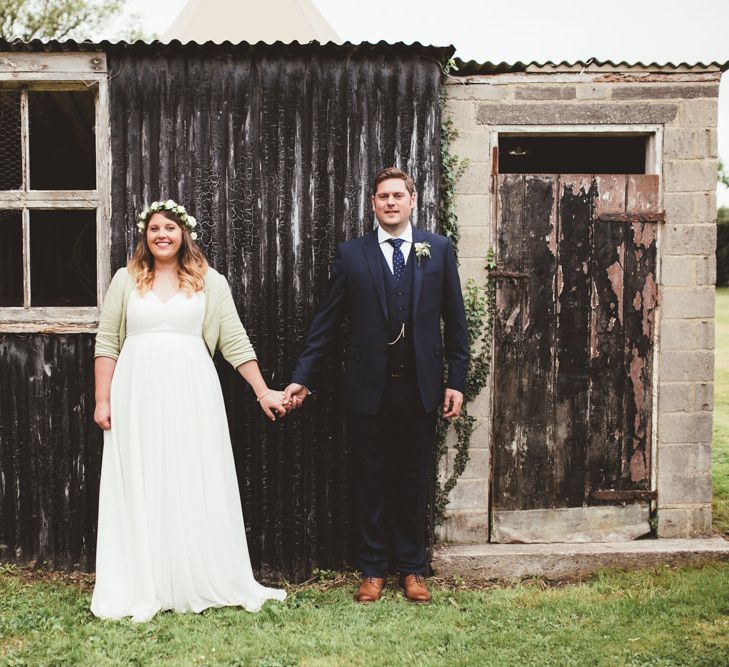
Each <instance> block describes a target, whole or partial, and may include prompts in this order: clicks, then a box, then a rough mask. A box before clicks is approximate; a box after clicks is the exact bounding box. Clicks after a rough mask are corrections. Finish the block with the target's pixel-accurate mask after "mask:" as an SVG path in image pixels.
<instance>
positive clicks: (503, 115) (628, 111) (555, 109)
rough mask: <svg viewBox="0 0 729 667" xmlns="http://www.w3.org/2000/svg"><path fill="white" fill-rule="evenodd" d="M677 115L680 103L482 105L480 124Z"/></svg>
mask: <svg viewBox="0 0 729 667" xmlns="http://www.w3.org/2000/svg"><path fill="white" fill-rule="evenodd" d="M684 104H687V102H685V103H684ZM715 106H716V105H715ZM677 113H678V106H677V105H676V104H621V103H602V104H601V103H594V104H589V103H587V104H586V103H582V104H573V103H562V104H560V103H545V104H503V103H502V104H479V105H478V109H477V111H476V122H477V123H478V124H481V125H583V124H584V125H591V124H595V125H601V124H633V123H640V124H644V123H645V124H652V123H670V122H671V121H673V120H674V119H675V118H676V115H677Z"/></svg>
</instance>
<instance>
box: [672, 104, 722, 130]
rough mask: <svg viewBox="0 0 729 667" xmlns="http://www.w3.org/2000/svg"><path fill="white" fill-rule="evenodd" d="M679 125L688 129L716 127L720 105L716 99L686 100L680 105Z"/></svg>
mask: <svg viewBox="0 0 729 667" xmlns="http://www.w3.org/2000/svg"><path fill="white" fill-rule="evenodd" d="M679 108H680V114H679V118H678V120H679V123H680V124H681V125H683V127H686V128H693V129H698V128H700V127H716V126H717V122H718V117H719V105H718V103H717V100H716V99H703V100H702V99H695V100H686V101H684V102H681V103H680V104H679Z"/></svg>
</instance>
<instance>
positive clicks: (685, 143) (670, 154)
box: [663, 127, 714, 160]
mask: <svg viewBox="0 0 729 667" xmlns="http://www.w3.org/2000/svg"><path fill="white" fill-rule="evenodd" d="M709 149H710V146H709V142H708V141H707V140H706V129H703V130H687V129H685V128H681V127H667V128H666V131H665V133H664V134H663V157H664V158H666V159H679V160H697V159H706V158H709V157H714V156H712V155H711V153H710V150H709Z"/></svg>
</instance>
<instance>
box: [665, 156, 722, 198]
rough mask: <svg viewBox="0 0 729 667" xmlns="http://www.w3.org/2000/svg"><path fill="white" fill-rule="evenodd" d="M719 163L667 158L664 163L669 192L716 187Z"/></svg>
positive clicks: (708, 160)
mask: <svg viewBox="0 0 729 667" xmlns="http://www.w3.org/2000/svg"><path fill="white" fill-rule="evenodd" d="M716 174H717V164H716V160H715V159H714V158H707V159H705V160H667V161H666V162H665V163H664V164H663V176H664V183H665V188H666V191H667V192H696V191H706V190H711V189H712V188H715V187H716Z"/></svg>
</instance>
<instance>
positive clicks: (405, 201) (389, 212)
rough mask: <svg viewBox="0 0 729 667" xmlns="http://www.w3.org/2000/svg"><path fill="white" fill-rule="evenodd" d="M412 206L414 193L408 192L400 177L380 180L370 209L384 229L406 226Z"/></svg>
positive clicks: (399, 228) (396, 228) (397, 228)
mask: <svg viewBox="0 0 729 667" xmlns="http://www.w3.org/2000/svg"><path fill="white" fill-rule="evenodd" d="M414 206H415V193H413V194H410V193H409V192H408V189H407V187H406V186H405V181H404V180H403V179H402V178H387V179H385V180H384V181H381V182H380V183H379V185H378V186H377V192H376V193H375V194H374V196H373V197H372V210H373V211H374V212H375V216H376V217H377V222H379V223H380V225H381V226H382V228H383V229H384V230H385V231H388V230H401V229H402V228H404V227H406V226H407V222H408V220H409V219H410V212H411V211H412V210H413V207H414Z"/></svg>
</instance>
